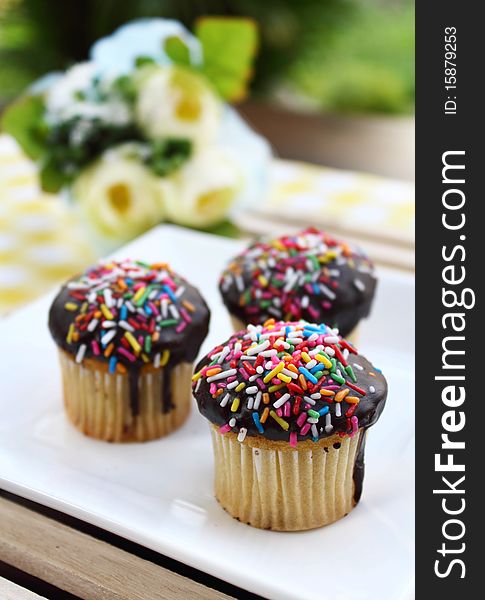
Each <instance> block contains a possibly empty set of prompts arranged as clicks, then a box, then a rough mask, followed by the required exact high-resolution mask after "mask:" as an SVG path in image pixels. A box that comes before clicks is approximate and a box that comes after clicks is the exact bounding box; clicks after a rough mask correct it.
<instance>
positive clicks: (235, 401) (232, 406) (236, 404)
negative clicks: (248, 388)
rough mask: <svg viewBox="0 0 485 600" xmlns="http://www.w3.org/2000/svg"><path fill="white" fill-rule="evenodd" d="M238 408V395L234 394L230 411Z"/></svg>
mask: <svg viewBox="0 0 485 600" xmlns="http://www.w3.org/2000/svg"><path fill="white" fill-rule="evenodd" d="M238 408H239V396H236V397H235V398H234V400H233V401H232V404H231V412H236V410H237V409H238Z"/></svg>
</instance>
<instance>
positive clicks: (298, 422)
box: [296, 412, 307, 427]
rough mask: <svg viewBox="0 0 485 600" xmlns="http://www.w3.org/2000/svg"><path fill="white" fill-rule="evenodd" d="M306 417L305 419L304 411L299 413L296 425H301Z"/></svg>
mask: <svg viewBox="0 0 485 600" xmlns="http://www.w3.org/2000/svg"><path fill="white" fill-rule="evenodd" d="M306 419H307V414H306V413H304V412H302V413H300V416H299V417H298V419H297V420H296V424H297V425H298V427H302V425H303V423H304V422H305V421H306Z"/></svg>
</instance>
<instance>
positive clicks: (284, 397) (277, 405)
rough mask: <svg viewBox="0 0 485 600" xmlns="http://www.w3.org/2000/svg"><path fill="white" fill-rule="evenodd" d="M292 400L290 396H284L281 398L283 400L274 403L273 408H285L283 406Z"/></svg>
mask: <svg viewBox="0 0 485 600" xmlns="http://www.w3.org/2000/svg"><path fill="white" fill-rule="evenodd" d="M289 399H290V394H283V395H282V396H281V398H279V399H278V400H276V402H273V406H274V407H275V408H279V407H280V406H283V404H284V403H285V402H286V401H287V400H289Z"/></svg>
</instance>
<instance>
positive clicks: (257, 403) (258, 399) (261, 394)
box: [254, 390, 263, 410]
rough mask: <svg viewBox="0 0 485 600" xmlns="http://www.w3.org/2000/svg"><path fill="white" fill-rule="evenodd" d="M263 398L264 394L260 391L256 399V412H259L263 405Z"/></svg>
mask: <svg viewBox="0 0 485 600" xmlns="http://www.w3.org/2000/svg"><path fill="white" fill-rule="evenodd" d="M262 397H263V392H262V391H261V390H260V391H259V392H258V393H257V394H256V398H255V399H254V410H258V408H259V405H260V404H261V398H262Z"/></svg>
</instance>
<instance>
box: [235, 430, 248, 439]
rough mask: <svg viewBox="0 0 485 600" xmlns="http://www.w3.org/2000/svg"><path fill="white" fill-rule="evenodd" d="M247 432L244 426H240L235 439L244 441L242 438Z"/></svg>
mask: <svg viewBox="0 0 485 600" xmlns="http://www.w3.org/2000/svg"><path fill="white" fill-rule="evenodd" d="M247 432H248V430H247V429H246V428H245V427H241V429H240V430H239V433H238V436H237V441H238V442H244V438H245V437H246V433H247Z"/></svg>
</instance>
